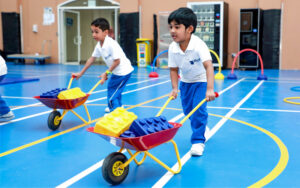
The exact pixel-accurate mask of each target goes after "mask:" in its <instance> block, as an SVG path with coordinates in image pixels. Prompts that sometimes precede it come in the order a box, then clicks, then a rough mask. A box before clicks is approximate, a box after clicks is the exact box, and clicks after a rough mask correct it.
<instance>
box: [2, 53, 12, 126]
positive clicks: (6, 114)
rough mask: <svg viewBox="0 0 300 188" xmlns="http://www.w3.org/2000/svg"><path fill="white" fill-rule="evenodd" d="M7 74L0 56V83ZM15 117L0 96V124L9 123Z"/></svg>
mask: <svg viewBox="0 0 300 188" xmlns="http://www.w3.org/2000/svg"><path fill="white" fill-rule="evenodd" d="M6 74H7V66H6V63H5V60H4V59H3V58H2V56H1V55H0V82H1V81H2V80H3V78H4V77H5V75H6ZM14 117H15V115H14V113H13V112H12V111H11V110H10V108H9V107H8V106H7V104H6V103H5V101H4V100H3V99H2V97H1V95H0V122H5V121H10V120H12V119H13V118H14Z"/></svg>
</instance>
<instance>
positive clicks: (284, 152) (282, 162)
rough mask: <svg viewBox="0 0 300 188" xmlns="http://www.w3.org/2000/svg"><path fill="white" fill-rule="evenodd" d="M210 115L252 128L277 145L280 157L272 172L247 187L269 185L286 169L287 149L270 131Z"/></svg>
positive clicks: (243, 122)
mask: <svg viewBox="0 0 300 188" xmlns="http://www.w3.org/2000/svg"><path fill="white" fill-rule="evenodd" d="M210 115H213V116H216V117H221V118H227V119H229V120H232V121H236V122H239V123H242V124H245V125H248V126H250V127H252V128H255V129H257V130H259V131H261V132H263V133H265V134H266V135H268V136H269V137H271V138H272V139H273V140H274V142H275V143H276V144H277V146H278V147H279V149H280V153H281V155H280V159H279V161H278V163H277V165H276V166H275V168H273V170H272V171H271V172H270V173H269V174H268V175H267V176H265V177H264V178H262V179H260V180H259V181H257V182H256V183H254V184H252V185H250V186H249V187H251V188H255V187H263V186H265V185H267V184H269V183H270V182H271V181H273V180H274V179H275V178H277V177H278V176H279V175H280V174H281V172H282V171H283V170H284V169H285V167H286V165H287V163H288V161H289V152H288V149H287V147H286V146H285V145H284V143H283V142H282V141H281V140H280V138H278V137H277V136H276V135H275V134H273V133H271V132H270V131H268V130H266V129H263V128H261V127H259V126H256V125H253V124H251V123H247V122H245V121H241V120H238V119H234V118H228V117H225V116H221V115H216V114H210Z"/></svg>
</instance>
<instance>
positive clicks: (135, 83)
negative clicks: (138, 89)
mask: <svg viewBox="0 0 300 188" xmlns="http://www.w3.org/2000/svg"><path fill="white" fill-rule="evenodd" d="M162 78H163V77H161V78H154V79H153V78H151V79H148V80H143V81H139V82H134V83H130V84H126V86H132V85H137V84H141V83H144V82H149V81H152V80H159V79H162ZM104 91H107V89H102V90H98V91H94V92H92V94H95V93H101V92H104Z"/></svg>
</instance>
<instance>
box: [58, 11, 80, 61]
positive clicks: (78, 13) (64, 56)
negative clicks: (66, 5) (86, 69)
mask: <svg viewBox="0 0 300 188" xmlns="http://www.w3.org/2000/svg"><path fill="white" fill-rule="evenodd" d="M66 12H68V13H74V14H76V16H77V62H67V47H66V46H67V44H66V42H67V41H66V38H67V37H66V26H65V25H64V24H63V25H62V29H63V32H62V35H61V36H62V39H61V40H62V46H63V51H64V53H63V62H62V63H63V64H68V65H72V64H73V65H79V64H80V60H81V49H80V46H81V35H80V12H79V11H75V10H68V9H66V10H63V11H62V20H65V14H64V13H66Z"/></svg>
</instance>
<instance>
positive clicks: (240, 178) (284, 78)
mask: <svg viewBox="0 0 300 188" xmlns="http://www.w3.org/2000/svg"><path fill="white" fill-rule="evenodd" d="M81 68H82V66H72V65H69V66H67V65H14V64H8V75H7V77H24V78H39V79H40V80H39V81H33V82H22V83H16V84H8V85H2V86H0V93H1V95H2V96H3V98H4V100H5V101H6V102H7V103H8V105H9V106H10V107H11V109H12V110H13V112H14V114H15V116H16V118H15V119H14V120H13V121H11V122H6V123H0V187H57V186H58V187H68V186H70V187H109V186H110V185H109V184H108V183H107V182H106V181H105V180H104V179H103V178H102V173H101V166H102V162H103V159H104V158H105V157H106V156H108V155H109V154H110V153H112V152H115V151H118V150H119V149H120V148H119V147H117V146H114V145H112V144H111V143H109V142H107V141H105V140H104V139H102V138H101V137H99V136H98V135H96V134H93V133H90V132H87V131H86V129H87V128H88V127H89V126H94V125H95V123H92V124H91V125H87V126H83V121H81V120H80V119H79V118H78V117H76V116H75V115H73V114H72V113H70V112H69V113H68V114H67V115H66V116H65V117H64V118H63V120H62V124H61V125H60V128H59V129H58V130H57V131H51V130H50V129H49V128H48V127H47V119H48V115H49V113H50V112H51V111H52V109H50V108H48V107H46V106H45V105H43V104H41V103H39V101H37V100H36V99H34V98H33V96H37V95H40V94H42V93H43V92H46V91H49V90H52V89H55V88H64V87H67V85H68V83H69V79H70V75H71V73H72V72H77V71H79V70H81ZM105 69H106V67H104V66H96V65H95V66H92V67H91V68H90V69H89V70H88V71H87V72H86V74H85V75H84V76H83V77H82V78H81V79H80V80H78V81H76V80H74V81H73V84H72V87H77V86H78V87H80V88H81V89H82V90H83V91H84V92H88V91H89V90H90V89H91V88H92V87H93V86H94V85H95V84H96V82H97V81H98V78H97V76H98V75H100V73H102V72H103V71H105ZM150 72H151V70H149V69H146V68H137V67H135V71H134V73H133V75H132V77H131V78H130V80H129V83H128V85H127V87H126V89H125V91H124V93H123V102H124V105H125V107H126V108H128V107H133V108H131V109H130V110H129V111H131V112H134V113H135V114H136V115H137V116H138V117H140V118H143V117H145V118H146V117H152V116H155V115H156V114H157V112H158V111H159V108H160V107H162V106H163V104H164V103H165V101H166V100H167V97H163V98H161V97H162V96H164V95H166V94H168V93H169V92H170V91H171V82H170V79H169V71H168V70H166V69H158V70H157V72H158V73H159V78H155V79H150V78H149V77H148V74H149V73H150ZM229 72H230V70H224V71H222V73H223V74H224V75H225V77H226V76H227V75H228V74H229ZM235 74H236V75H237V77H238V79H237V80H228V79H225V80H216V81H215V90H216V91H217V92H219V93H220V96H219V98H217V99H216V100H215V101H213V102H210V103H208V112H209V114H210V115H209V122H208V125H207V127H208V129H207V132H206V133H207V139H208V140H207V142H206V147H205V152H204V155H203V156H202V157H190V155H189V153H188V152H189V149H190V147H191V144H190V135H191V128H190V125H189V121H187V122H186V123H184V125H183V126H182V127H181V128H180V129H179V131H178V132H177V134H176V135H175V137H174V140H175V142H176V143H177V145H178V149H179V153H180V157H181V161H182V163H183V166H182V171H181V172H180V173H179V174H176V175H172V174H171V173H168V171H167V170H165V169H164V168H163V167H161V166H160V165H159V164H158V163H156V162H155V161H153V160H152V159H150V158H147V159H146V161H145V162H144V163H143V164H142V165H141V166H137V165H136V164H135V163H134V162H132V163H130V170H129V174H128V176H127V178H126V179H125V181H124V182H123V183H122V184H120V185H118V186H120V187H152V186H154V187H162V186H165V187H248V186H253V187H261V186H264V185H266V186H267V187H300V179H299V167H300V163H299V161H300V160H298V158H300V150H299V140H300V139H299V138H300V134H299V133H300V115H299V113H300V106H299V105H294V104H289V103H285V102H284V101H283V99H284V98H286V97H297V96H299V95H300V93H299V92H297V91H293V90H291V88H293V87H298V86H299V85H300V71H278V70H265V75H266V76H267V77H268V80H266V81H260V80H257V76H258V75H259V74H260V71H239V70H236V71H235ZM298 102H299V101H298ZM86 104H87V107H88V109H89V112H90V114H91V118H92V120H95V119H97V118H100V117H102V116H103V115H104V108H105V107H106V84H104V85H103V86H99V87H98V88H96V90H95V91H94V92H93V94H92V95H91V96H90V97H89V99H88V101H87V102H86ZM133 105H136V106H133ZM74 111H75V112H77V113H78V114H79V115H81V116H83V117H84V118H86V114H85V111H84V108H83V107H82V106H80V107H78V108H76V109H74ZM180 114H182V110H181V104H180V99H176V100H173V101H171V102H170V104H169V105H168V107H167V109H165V110H164V112H163V115H164V116H166V117H167V119H168V120H169V121H175V122H180V120H181V119H182V118H183V116H182V115H180ZM297 148H298V149H297ZM150 153H151V154H153V155H154V156H156V157H157V158H159V159H160V160H161V161H163V162H165V163H166V164H167V165H168V166H170V167H173V166H174V165H176V163H177V160H176V155H175V152H174V149H173V146H172V144H170V143H166V144H162V145H159V146H157V147H155V148H154V149H152V150H150ZM124 154H125V155H126V156H128V153H127V152H125V153H124ZM139 158H140V157H139ZM175 168H176V166H175Z"/></svg>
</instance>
